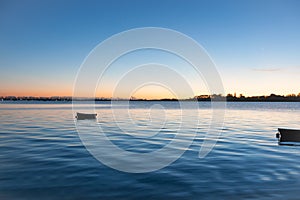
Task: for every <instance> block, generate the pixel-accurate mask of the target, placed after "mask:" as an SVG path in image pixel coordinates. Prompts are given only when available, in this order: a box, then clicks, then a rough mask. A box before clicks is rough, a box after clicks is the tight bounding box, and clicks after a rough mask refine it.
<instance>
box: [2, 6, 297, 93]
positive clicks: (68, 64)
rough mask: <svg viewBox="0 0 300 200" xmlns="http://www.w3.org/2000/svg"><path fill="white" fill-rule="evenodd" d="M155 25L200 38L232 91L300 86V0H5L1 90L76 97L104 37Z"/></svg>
mask: <svg viewBox="0 0 300 200" xmlns="http://www.w3.org/2000/svg"><path fill="white" fill-rule="evenodd" d="M149 26H151V27H164V28H170V29H174V30H177V31H180V32H182V33H184V34H186V35H188V36H190V37H192V38H193V39H195V40H196V41H197V42H198V43H200V44H201V45H202V46H203V47H204V48H205V49H206V50H207V52H208V53H209V55H210V56H211V57H212V59H213V60H214V62H215V64H216V66H217V69H218V71H219V73H220V75H221V78H222V80H223V83H224V87H225V90H226V93H234V92H236V93H237V94H240V93H243V94H245V95H262V94H266V95H268V94H270V93H277V94H290V93H297V94H298V93H299V92H300V87H299V86H300V78H299V76H300V1H298V0H294V1H291V0H282V1H278V0H249V1H246V0H243V1H238V0H236V1H221V0H220V1H208V0H205V1H201V0H186V1H184V0H180V1H179V0H151V1H150V0H119V1H116V0H105V1H104V0H103V1H101V0H100V1H91V0H88V1H54V0H53V1H50V0H49V1H47V0H45V1H38V0H35V1H33V0H23V1H21V0H6V1H5V0H2V1H0V70H1V73H0V95H3V96H6V95H15V96H23V95H25V96H29V95H30V96H71V95H72V88H73V82H74V79H75V76H76V73H77V70H78V69H79V67H80V65H81V63H82V62H83V60H84V58H85V57H86V56H87V55H88V53H89V52H90V51H91V50H92V49H93V48H94V47H95V46H96V45H97V44H99V43H100V42H101V41H103V40H105V39H106V38H108V37H110V36H111V35H113V34H116V33H119V32H121V31H125V30H128V29H132V28H138V27H149ZM111 74H113V71H112V73H111ZM107 80H108V81H109V80H110V77H109V74H108V75H107ZM194 84H197V83H194ZM201 84H202V83H201ZM199 85H200V84H199ZM195 87H196V86H195ZM149 88H151V87H149ZM199 88H200V89H199V90H198V89H196V91H197V92H202V89H201V86H199ZM143 91H144V94H146V93H147V88H144V89H143ZM145 91H146V92H145ZM149 91H150V90H149ZM151 91H153V90H151ZM137 93H139V92H137ZM140 93H141V92H140ZM142 93H143V92H142ZM151 94H152V93H151ZM151 94H150V96H149V94H148V96H147V97H148V98H150V97H151ZM105 95H108V96H109V95H110V94H109V92H108V93H107V94H104V96H105ZM153 95H154V96H155V94H154V93H153Z"/></svg>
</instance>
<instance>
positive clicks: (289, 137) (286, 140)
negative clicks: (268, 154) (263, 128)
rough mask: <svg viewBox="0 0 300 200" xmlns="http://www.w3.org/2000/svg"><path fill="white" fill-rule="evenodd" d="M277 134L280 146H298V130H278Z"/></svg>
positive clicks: (299, 132)
mask: <svg viewBox="0 0 300 200" xmlns="http://www.w3.org/2000/svg"><path fill="white" fill-rule="evenodd" d="M278 132H279V136H278V143H279V144H280V145H300V130H295V129H282V128H279V129H278Z"/></svg>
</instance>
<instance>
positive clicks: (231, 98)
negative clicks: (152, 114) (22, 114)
mask: <svg viewBox="0 0 300 200" xmlns="http://www.w3.org/2000/svg"><path fill="white" fill-rule="evenodd" d="M72 99H73V98H72V97H59V96H52V97H32V96H27V97H26V96H22V97H16V96H0V101H66V102H68V101H72ZM212 99H213V100H214V101H228V102H300V93H299V94H298V95H296V94H290V95H286V96H284V95H276V94H271V95H269V96H250V97H245V96H244V95H243V94H240V95H239V96H238V97H237V96H236V93H234V94H233V95H232V94H227V96H222V95H220V94H213V95H199V96H195V97H191V98H188V99H168V98H162V99H151V100H150V99H141V98H134V97H131V98H130V99H124V98H105V97H101V98H98V97H97V98H92V99H91V98H77V99H76V100H80V101H91V100H92V101H94V100H95V101H128V100H129V101H179V100H181V101H211V100H212Z"/></svg>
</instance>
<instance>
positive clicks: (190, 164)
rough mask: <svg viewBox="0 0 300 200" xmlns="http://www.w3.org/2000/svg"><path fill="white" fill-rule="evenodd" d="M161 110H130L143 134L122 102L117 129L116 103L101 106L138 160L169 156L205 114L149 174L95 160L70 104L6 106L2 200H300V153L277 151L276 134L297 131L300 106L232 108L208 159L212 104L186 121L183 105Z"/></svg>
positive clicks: (1, 135) (0, 133)
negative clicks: (166, 161)
mask: <svg viewBox="0 0 300 200" xmlns="http://www.w3.org/2000/svg"><path fill="white" fill-rule="evenodd" d="M157 103H159V104H161V106H163V107H164V108H165V110H163V113H164V115H160V114H157V113H156V112H162V111H161V110H160V109H159V108H160V107H153V102H131V105H130V115H131V117H132V120H133V122H134V123H135V125H136V126H132V124H130V123H129V121H128V118H124V117H123V116H125V115H126V113H127V110H126V109H125V107H124V105H123V103H122V102H120V106H119V107H118V108H116V109H115V112H117V117H116V118H115V121H114V119H113V118H112V115H111V113H112V112H111V109H110V104H109V102H98V103H97V105H96V111H97V113H98V114H99V118H98V123H99V125H101V127H102V128H103V130H104V131H105V133H106V134H107V135H108V137H109V138H110V140H111V141H112V142H113V143H114V144H116V145H118V146H119V147H120V148H123V149H124V150H127V151H133V152H151V151H155V150H157V149H159V148H162V147H163V146H164V145H166V144H168V142H170V141H171V140H172V139H173V138H174V136H175V134H176V131H174V130H176V129H177V128H178V127H179V126H180V119H181V117H185V118H186V119H189V117H191V116H194V115H198V116H199V119H200V121H199V127H198V128H197V127H195V125H194V122H192V121H191V124H190V126H188V125H186V126H184V127H182V129H181V131H183V132H184V133H185V134H186V140H189V137H190V135H191V132H193V131H196V132H197V136H196V139H195V140H194V142H193V144H192V145H191V146H190V147H189V149H188V150H187V151H186V152H185V153H184V154H183V156H182V157H181V158H180V159H178V160H177V161H175V162H174V163H172V164H171V165H170V166H168V167H166V168H163V169H161V170H158V171H155V172H151V173H142V174H130V173H124V172H120V171H116V170H114V169H111V168H109V167H107V166H105V165H103V164H101V163H100V162H99V161H97V160H96V159H95V158H94V157H93V156H92V155H91V154H90V153H89V152H88V151H87V150H86V148H85V147H84V146H83V144H82V143H81V141H80V139H79V136H78V134H77V131H76V128H75V124H74V119H73V113H72V107H71V104H69V103H53V102H52V103H39V102H25V103H19V102H18V103H16V102H9V103H7V102H5V103H2V104H0V111H1V115H0V152H1V153H0V163H1V165H0V199H83V198H84V199H141V198H143V199H167V198H172V199H212V198H222V199H224V198H226V199H229V198H233V199H241V198H243V199H254V198H255V199H256V198H260V199H283V198H284V199H297V198H299V195H300V192H298V191H299V186H300V147H297V146H295V147H293V146H278V145H277V141H276V138H275V133H276V131H277V128H278V127H286V128H300V123H299V119H300V112H299V111H300V103H244V102H243V103H228V104H227V111H226V118H225V125H224V128H223V132H222V135H221V137H220V139H219V141H218V143H217V145H216V146H215V148H214V149H213V151H211V152H210V153H209V154H208V156H207V157H205V158H203V159H200V158H199V157H198V153H199V149H200V146H201V144H202V142H203V139H204V136H205V133H206V131H207V129H208V128H209V123H210V119H211V117H210V105H209V103H200V104H199V105H200V109H199V111H195V110H194V109H193V108H190V109H188V111H187V112H185V113H188V115H187V116H182V115H181V112H180V111H181V110H180V107H179V105H178V103H177V102H155V104H157ZM186 103H187V104H188V102H186ZM151 106H152V107H151ZM82 107H83V108H84V107H85V105H82ZM149 108H152V110H151V109H150V110H149ZM156 108H157V109H156ZM149 114H150V115H149ZM149 117H150V118H149ZM149 119H151V120H150V121H149ZM162 122H164V123H163V126H164V128H163V129H160V128H159V127H160V126H162ZM120 128H122V129H120ZM124 130H125V131H128V132H129V133H130V132H132V133H133V132H134V133H135V134H136V135H134V136H139V137H133V136H132V135H130V134H126V133H124V132H122V131H124ZM157 131H159V134H156V133H157ZM147 136H152V137H147ZM183 140H184V138H183ZM113 153H114V152H112V155H113ZM170 156H171V155H170Z"/></svg>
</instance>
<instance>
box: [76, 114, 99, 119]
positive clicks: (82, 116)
mask: <svg viewBox="0 0 300 200" xmlns="http://www.w3.org/2000/svg"><path fill="white" fill-rule="evenodd" d="M96 117H97V114H86V113H77V116H76V119H77V120H84V119H96Z"/></svg>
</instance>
